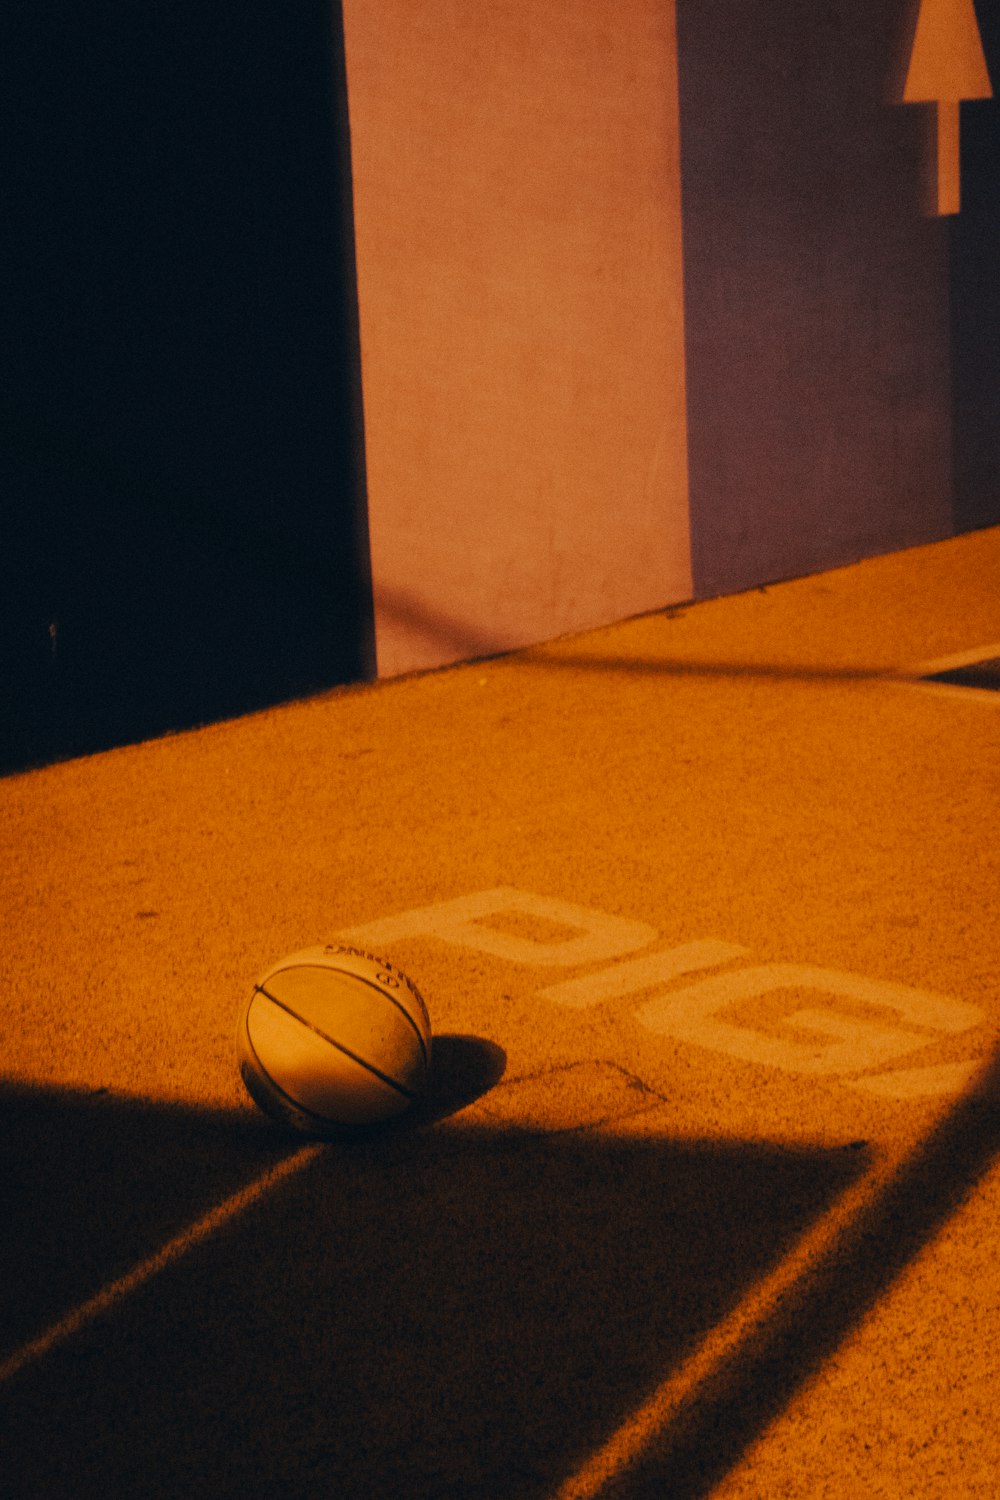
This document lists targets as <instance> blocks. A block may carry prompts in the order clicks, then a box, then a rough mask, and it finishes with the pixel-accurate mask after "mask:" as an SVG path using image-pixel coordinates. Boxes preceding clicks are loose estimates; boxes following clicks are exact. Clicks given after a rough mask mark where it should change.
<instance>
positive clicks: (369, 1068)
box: [247, 984, 426, 1100]
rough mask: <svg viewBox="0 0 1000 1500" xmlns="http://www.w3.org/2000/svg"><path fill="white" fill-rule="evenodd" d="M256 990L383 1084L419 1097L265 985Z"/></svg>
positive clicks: (399, 1092) (400, 1092)
mask: <svg viewBox="0 0 1000 1500" xmlns="http://www.w3.org/2000/svg"><path fill="white" fill-rule="evenodd" d="M372 988H377V986H374V985H373V986H372ZM254 990H255V991H256V993H257V994H258V995H263V996H264V998H265V1000H270V1002H271V1004H272V1005H276V1006H277V1007H278V1009H279V1010H283V1011H284V1012H285V1014H286V1015H289V1016H291V1017H292V1019H293V1020H295V1021H298V1022H299V1024H300V1025H302V1026H305V1027H307V1028H308V1030H309V1031H312V1032H314V1033H315V1034H316V1036H318V1037H319V1038H320V1039H321V1040H322V1041H324V1042H327V1043H328V1044H329V1045H330V1046H331V1047H334V1048H336V1050H337V1051H338V1052H342V1053H343V1054H344V1056H345V1057H349V1058H350V1059H351V1061H352V1062H356V1063H357V1064H358V1066H359V1067H361V1068H364V1069H365V1070H366V1072H369V1073H374V1074H375V1077H376V1078H381V1080H382V1082H383V1083H387V1084H388V1085H389V1087H390V1088H392V1089H395V1090H396V1092H397V1093H398V1094H402V1095H403V1097H404V1098H405V1099H411V1100H412V1099H415V1098H416V1097H417V1096H416V1094H415V1093H414V1092H413V1091H412V1089H408V1088H407V1087H406V1085H405V1084H402V1083H398V1082H397V1080H396V1079H395V1078H390V1077H389V1075H388V1073H383V1072H382V1070H381V1068H376V1066H375V1064H374V1063H370V1062H369V1061H368V1059H367V1058H364V1057H359V1056H358V1054H357V1053H356V1052H352V1051H351V1049H350V1047H345V1046H344V1044H343V1042H337V1041H334V1039H333V1037H332V1036H327V1034H326V1032H325V1031H322V1030H321V1029H320V1028H319V1027H318V1026H314V1025H313V1023H312V1021H308V1020H306V1018H305V1016H300V1015H299V1013H298V1011H297V1010H293V1009H292V1007H291V1006H290V1005H286V1004H285V1002H284V1001H283V1000H278V999H277V998H276V997H275V996H274V995H272V994H271V993H270V991H269V990H266V989H264V987H263V985H260V984H255V985H254ZM382 993H383V991H381V990H379V994H382ZM249 1029H250V1028H249V1026H248V1027H247V1031H248V1032H249ZM256 1050H257V1049H256V1048H254V1052H255V1053H256ZM425 1059H426V1054H425ZM270 1076H271V1075H270V1072H268V1077H269V1078H270ZM272 1082H273V1080H272Z"/></svg>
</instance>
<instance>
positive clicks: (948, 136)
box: [903, 0, 993, 214]
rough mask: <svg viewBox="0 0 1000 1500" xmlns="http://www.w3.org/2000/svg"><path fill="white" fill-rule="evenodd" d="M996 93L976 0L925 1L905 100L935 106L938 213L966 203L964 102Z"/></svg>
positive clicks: (953, 211) (954, 208)
mask: <svg viewBox="0 0 1000 1500" xmlns="http://www.w3.org/2000/svg"><path fill="white" fill-rule="evenodd" d="M992 97H993V89H992V88H991V86H990V75H989V72H988V70H987V67H986V57H985V55H984V53H983V43H982V38H981V37H980V35H979V25H978V23H977V21H976V12H975V10H974V9H973V4H972V0H921V5H920V14H919V15H918V17H917V30H916V35H915V37H914V39H913V52H912V54H911V56H910V66H909V69H908V71H907V75H906V83H905V85H904V87H903V101H904V103H906V104H917V103H928V102H932V103H933V104H934V105H935V106H936V110H937V175H936V212H937V213H938V214H957V213H958V210H959V206H960V202H961V189H960V172H961V169H960V164H959V102H960V101H961V100H962V99H991V98H992Z"/></svg>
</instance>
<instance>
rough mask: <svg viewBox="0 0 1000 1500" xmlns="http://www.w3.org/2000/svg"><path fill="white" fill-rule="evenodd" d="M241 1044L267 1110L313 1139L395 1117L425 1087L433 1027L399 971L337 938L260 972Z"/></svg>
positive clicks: (245, 1069)
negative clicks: (313, 1137) (341, 942)
mask: <svg viewBox="0 0 1000 1500" xmlns="http://www.w3.org/2000/svg"><path fill="white" fill-rule="evenodd" d="M236 1046H237V1053H238V1058H239V1067H240V1074H241V1076H242V1078H243V1082H244V1084H245V1085H246V1088H247V1091H248V1093H249V1094H250V1097H251V1098H252V1099H253V1100H254V1102H255V1103H256V1104H258V1105H259V1106H260V1108H261V1109H263V1110H265V1111H266V1112H267V1113H268V1114H270V1115H273V1116H274V1117H275V1118H276V1119H279V1120H281V1121H282V1122H283V1123H285V1124H287V1125H291V1126H293V1127H294V1128H295V1129H296V1130H299V1131H301V1132H303V1133H304V1134H306V1135H336V1134H337V1133H338V1131H341V1130H343V1129H344V1128H345V1127H346V1128H349V1127H352V1126H354V1127H356V1126H364V1125H375V1124H378V1123H380V1122H382V1121H384V1120H389V1119H391V1118H392V1117H393V1116H394V1115H398V1114H401V1113H402V1112H403V1111H404V1110H405V1109H407V1108H409V1106H410V1104H412V1103H413V1101H414V1100H415V1099H417V1098H418V1097H419V1096H420V1095H421V1094H422V1093H423V1091H424V1089H425V1088H426V1086H427V1081H428V1076H429V1072H430V1058H431V1023H430V1017H429V1016H428V1014H427V1007H426V1005H425V1004H424V1002H423V999H422V998H421V996H420V994H419V992H418V990H417V988H416V986H415V985H414V984H413V983H412V982H411V981H410V980H409V979H407V977H406V975H405V974H403V973H401V972H400V970H399V969H397V968H395V967H394V966H393V965H392V964H390V963H389V962H388V961H387V960H386V959H382V958H377V957H376V956H375V955H374V954H371V953H365V952H363V951H362V950H361V949H359V948H351V947H349V946H348V945H346V944H338V943H332V944H329V945H327V946H326V947H316V948H305V949H303V950H302V951H301V952H298V953H291V954H289V955H288V957H287V958H283V959H281V960H279V962H278V963H276V964H272V966H271V967H270V968H269V969H268V970H267V971H266V973H264V974H262V975H261V977H260V978H259V979H258V980H257V983H256V984H255V985H254V987H253V991H252V993H251V994H250V997H249V999H248V1000H247V1001H246V1003H245V1005H244V1006H243V1009H242V1010H241V1012H240V1018H239V1023H238V1026H237V1032H236Z"/></svg>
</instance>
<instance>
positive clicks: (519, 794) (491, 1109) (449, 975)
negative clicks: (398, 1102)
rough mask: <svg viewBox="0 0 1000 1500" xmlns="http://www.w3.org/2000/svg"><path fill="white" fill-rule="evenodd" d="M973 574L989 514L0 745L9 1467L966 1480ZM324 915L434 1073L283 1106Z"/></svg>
mask: <svg viewBox="0 0 1000 1500" xmlns="http://www.w3.org/2000/svg"><path fill="white" fill-rule="evenodd" d="M998 581H1000V531H998V530H992V531H986V532H980V533H976V534H973V535H969V536H965V537H962V538H959V539H956V540H954V541H948V542H944V543H941V544H938V545H935V546H931V547H924V548H917V549H914V550H911V551H907V552H903V553H899V554H895V555H893V556H889V557H884V558H879V559H874V560H870V561H866V562H863V563H860V564H857V565H856V566H854V567H850V568H845V569H840V570H838V571H836V572H833V573H828V574H824V575H821V576H817V577H814V578H809V579H803V580H798V581H794V582H790V583H787V584H781V585H777V586H774V587H770V588H767V589H762V590H758V591H755V592H752V593H748V594H744V595H740V596H737V597H732V598H727V599H721V600H717V601H712V602H707V603H702V604H698V605H695V606H691V607H688V608H683V609H673V610H668V611H666V612H663V613H660V614H655V615H651V616H646V617H643V618H640V619H636V620H632V621H628V622H625V623H624V624H621V625H617V626H615V627H612V628H609V629H606V630H600V631H595V632H591V633H589V634H586V635H581V636H575V637H573V638H568V639H565V640H560V641H558V642H555V643H553V644H551V645H547V646H544V647H538V648H536V649H533V650H531V651H527V652H523V653H519V654H517V655H514V656H508V657H504V658H499V659H496V660H492V661H487V662H474V663H471V664H468V665H464V666H461V667H457V668H452V669H448V670H445V671H440V672H435V673H430V674H426V675H422V676H414V677H410V678H404V679H399V680H397V681H391V682H386V683H382V684H378V685H374V686H369V687H363V688H357V689H350V690H340V691H337V692H334V693H330V694H327V695H324V696H322V697H319V698H313V699H310V700H306V701H302V702H297V703H293V704H289V705H287V706H284V707H281V708H277V709H274V710H270V711H267V712H264V713H260V714H256V715H252V716H250V717H247V718H243V719H239V720H234V721H231V722H228V723H224V724H219V725H214V726H210V727H206V728H204V729H199V730H196V731H191V732H189V733H184V734H180V735H176V736H172V737H167V738H163V739H159V740H155V741H150V742H148V743H146V744H142V745H136V746H131V747H125V748H121V749H117V750H113V751H109V752H107V753H104V754H100V755H95V756H91V757H88V758H83V759H79V760H73V761H67V762H64V763H62V764H59V765H54V766H50V767H48V768H46V769H42V770H38V771H32V772H29V773H25V774H21V775H16V776H10V777H8V778H6V779H5V780H4V781H3V782H2V783H0V818H2V838H3V849H4V858H3V862H2V867H0V887H2V897H0V902H2V911H3V921H4V928H3V957H4V1004H3V1008H2V1011H0V1046H2V1058H3V1062H2V1073H3V1082H2V1085H0V1171H2V1184H3V1200H4V1201H3V1204H2V1220H0V1222H2V1224H3V1236H2V1245H3V1260H2V1265H0V1309H2V1311H0V1339H2V1343H0V1473H2V1476H3V1479H2V1486H0V1487H2V1490H3V1493H4V1494H5V1495H7V1496H10V1497H11V1500H14V1497H22V1496H39V1497H40V1496H46V1497H49V1500H53V1497H62V1496H67V1497H68V1496H90V1495H95V1496H96V1495H101V1496H115V1497H131V1496H144V1497H159V1496H164V1497H176V1496H178V1495H181V1494H184V1495H189V1496H220V1497H228V1496H234V1497H235V1496H238V1495H239V1496H242V1495H246V1494H251V1493H252V1494H254V1495H258V1496H279V1495H280V1496H303V1497H312V1496H317V1497H320V1496H324V1497H325V1496H335V1497H341V1496H343V1497H366V1500H367V1497H372V1500H383V1497H385V1500H387V1497H396V1496H400V1497H402V1496H407V1497H418V1500H419V1497H433V1500H437V1497H442V1500H444V1497H448V1500H459V1497H462V1500H466V1497H468V1500H487V1497H489V1500H493V1497H497V1500H507V1497H510V1500H520V1497H525V1500H527V1497H532V1500H534V1497H539V1500H541V1497H549V1500H570V1497H574V1500H582V1497H585V1496H588V1497H589V1496H597V1495H600V1496H602V1497H637V1496H669V1497H673V1496H690V1497H694V1496H708V1495H713V1496H720V1497H726V1500H737V1497H738V1500H750V1497H759V1496H762V1495H767V1496H769V1497H771V1496H781V1497H784V1496H788V1497H792V1496H794V1497H813V1496H817V1497H818V1496H827V1495H830V1496H834V1495H836V1496H838V1497H844V1496H848V1497H850V1496H855V1495H857V1496H862V1495H864V1496H866V1497H870V1496H873V1495H875V1496H882V1495H884V1496H893V1497H899V1496H920V1497H942V1500H944V1497H948V1500H955V1497H958V1496H972V1495H976V1496H980V1495H981V1496H990V1497H992V1496H994V1495H995V1494H996V1492H997V1489H998V1485H1000V1434H998V1428H997V1424H996V1420H995V1391H996V1388H997V1376H998V1366H1000V1272H998V1271H997V1264H996V1246H997V1230H996V1225H997V1215H998V1209H1000V1171H998V1168H997V1163H996V1152H997V1147H998V1144H1000V1112H998V1087H997V1085H998V1079H1000V1070H998V1063H997V1060H996V1059H997V1041H998V1031H1000V995H998V972H1000V961H998V952H997V931H998V905H1000V841H998V839H997V836H996V827H995V825H996V813H997V798H998V791H1000V694H998V693H997V692H996V691H992V690H991V689H990V687H989V683H990V680H991V678H990V673H989V672H988V671H986V670H984V669H979V668H976V669H974V670H973V671H972V674H971V679H970V674H969V669H968V666H967V663H968V661H969V660H972V661H975V660H976V659H978V658H990V659H995V658H997V657H1000V587H998ZM924 668H927V669H928V670H931V671H934V670H937V671H943V672H946V673H949V672H950V673H951V679H950V681H945V682H941V683H938V684H937V685H930V686H928V685H926V684H924V685H921V684H920V683H919V682H918V681H916V680H915V679H916V678H917V677H919V674H920V672H921V670H922V669H924ZM956 672H957V673H958V678H957V680H956V677H955V675H954V674H955V673H956ZM963 682H965V683H966V684H968V685H964V686H963V685H962V683H963ZM345 935H346V936H347V937H348V938H349V940H350V941H353V942H355V943H359V944H361V945H363V946H365V947H368V948H372V949H374V950H375V951H379V952H384V953H385V954H386V956H388V957H389V958H390V959H391V960H392V961H393V962H394V963H396V964H397V965H399V966H401V967H402V968H403V969H404V970H405V971H406V972H407V973H409V974H410V975H411V977H412V978H413V979H414V981H415V982H416V983H417V985H418V986H419V988H420V989H421V991H422V993H423V994H424V996H425V998H426V1000H427V1002H428V1005H429V1007H430V1011H431V1016H432V1020H433V1024H434V1030H435V1066H434V1076H433V1083H432V1088H431V1092H430V1094H429V1096H428V1098H427V1099H426V1100H425V1101H424V1102H423V1103H422V1104H420V1105H419V1106H417V1107H416V1108H415V1109H414V1110H413V1111H412V1113H411V1114H410V1115H408V1116H406V1117H404V1118H403V1119H402V1120H401V1121H400V1122H399V1123H398V1124H397V1125H395V1126H393V1127H390V1128H387V1129H384V1130H382V1131H380V1132H374V1133H373V1134H371V1135H370V1136H368V1137H365V1138H362V1139H356V1140H351V1141H338V1142H330V1143H322V1144H316V1143H311V1142H308V1141H303V1140H301V1139H299V1138H292V1137H290V1136H289V1135H287V1134H285V1133H283V1132H282V1130H281V1129H280V1128H279V1127H278V1126H277V1125H275V1124H273V1123H271V1122H269V1121H268V1120H267V1119H266V1118H265V1117H264V1116H263V1115H261V1114H260V1112H259V1111H258V1110H257V1109H256V1108H255V1106H254V1105H253V1104H252V1103H251V1102H250V1101H249V1099H248V1098H247V1096H246V1094H245V1092H244V1091H243V1087H242V1084H241V1082H240V1079H239V1077H238V1075H237V1071H236V1066H235V1047H234V1029H235V1023H236V1017H237V1013H238V1011H239V1009H240V1006H241V1005H242V1003H243V1001H244V999H245V998H246V996H247V994H248V993H249V990H250V986H251V984H252V982H253V980H254V978H255V976H256V975H258V974H259V973H260V972H262V971H263V970H264V969H265V968H266V967H267V966H268V965H269V964H270V963H271V962H272V961H273V960H274V959H276V958H278V957H280V956H281V955H282V954H284V953H287V952H291V951H294V950H296V949H299V948H303V947H306V946H308V945H310V944H313V943H319V942H328V941H332V940H335V939H337V938H338V937H343V936H345Z"/></svg>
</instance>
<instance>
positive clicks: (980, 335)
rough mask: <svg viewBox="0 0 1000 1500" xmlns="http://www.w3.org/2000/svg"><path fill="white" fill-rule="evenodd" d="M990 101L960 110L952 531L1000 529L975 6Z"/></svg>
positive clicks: (990, 218)
mask: <svg viewBox="0 0 1000 1500" xmlns="http://www.w3.org/2000/svg"><path fill="white" fill-rule="evenodd" d="M977 14H978V17H979V25H980V30H981V32H982V37H983V47H984V50H985V53H986V60H987V64H988V66H989V70H990V77H991V80H992V83H993V94H994V97H993V98H992V99H989V100H982V101H979V100H976V101H972V102H970V103H968V104H963V105H962V177H963V188H962V193H963V205H962V212H961V213H960V214H959V215H958V217H957V218H956V219H954V220H953V222H952V283H951V285H952V328H953V340H954V343H953V373H952V380H953V408H954V413H955V525H956V530H958V531H969V530H972V529H973V528H975V527H977V526H994V525H996V524H998V523H1000V103H998V101H997V97H996V95H997V91H998V89H1000V6H998V5H997V3H996V0H979V4H978V7H977Z"/></svg>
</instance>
